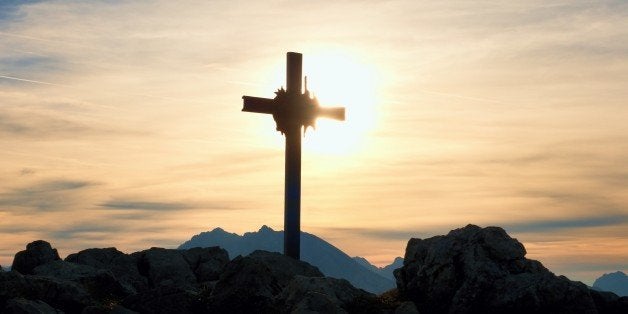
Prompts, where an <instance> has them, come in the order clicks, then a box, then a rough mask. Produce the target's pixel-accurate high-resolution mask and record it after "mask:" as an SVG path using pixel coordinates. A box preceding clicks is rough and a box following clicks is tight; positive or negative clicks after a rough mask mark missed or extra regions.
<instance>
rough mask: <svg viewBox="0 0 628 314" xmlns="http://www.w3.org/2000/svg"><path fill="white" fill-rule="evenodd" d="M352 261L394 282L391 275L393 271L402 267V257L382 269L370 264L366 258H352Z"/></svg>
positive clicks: (393, 277)
mask: <svg viewBox="0 0 628 314" xmlns="http://www.w3.org/2000/svg"><path fill="white" fill-rule="evenodd" d="M353 260H354V261H356V262H357V263H358V264H360V265H362V266H363V267H365V268H366V269H368V270H370V271H372V272H374V273H376V274H378V275H380V276H382V277H384V278H388V279H390V280H393V281H394V280H395V276H394V275H393V272H394V271H395V269H398V268H401V267H402V266H403V257H397V258H395V260H394V261H393V262H392V264H390V265H387V266H384V267H377V266H375V265H373V264H371V263H370V262H369V261H368V260H367V259H366V258H364V257H360V256H355V257H353Z"/></svg>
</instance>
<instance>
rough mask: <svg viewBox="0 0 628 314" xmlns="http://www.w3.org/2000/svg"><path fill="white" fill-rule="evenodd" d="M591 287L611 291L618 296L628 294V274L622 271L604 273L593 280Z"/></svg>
mask: <svg viewBox="0 0 628 314" xmlns="http://www.w3.org/2000/svg"><path fill="white" fill-rule="evenodd" d="M593 289H596V290H598V291H609V292H613V293H615V294H616V295H618V296H620V297H622V296H623V297H625V296H628V276H627V275H626V274H625V273H624V272H622V271H616V272H614V273H608V274H604V275H602V276H600V278H598V279H596V280H595V282H594V283H593Z"/></svg>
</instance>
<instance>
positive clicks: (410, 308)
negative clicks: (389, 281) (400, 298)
mask: <svg viewBox="0 0 628 314" xmlns="http://www.w3.org/2000/svg"><path fill="white" fill-rule="evenodd" d="M395 314H419V310H418V309H417V308H416V305H415V304H414V303H413V302H411V301H405V302H402V303H401V304H399V306H397V308H396V309H395Z"/></svg>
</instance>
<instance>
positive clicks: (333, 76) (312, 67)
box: [303, 51, 378, 154]
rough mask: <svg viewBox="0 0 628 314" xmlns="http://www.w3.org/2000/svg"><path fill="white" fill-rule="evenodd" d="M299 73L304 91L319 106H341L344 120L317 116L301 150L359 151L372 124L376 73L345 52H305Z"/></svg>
mask: <svg viewBox="0 0 628 314" xmlns="http://www.w3.org/2000/svg"><path fill="white" fill-rule="evenodd" d="M303 73H304V75H306V76H307V81H308V86H307V88H308V90H309V91H310V92H312V94H313V95H314V96H316V97H317V98H318V100H319V103H320V105H321V106H323V107H325V106H329V107H333V106H344V107H345V108H346V121H344V122H338V121H333V120H328V119H323V118H321V119H318V120H317V121H316V126H317V127H316V130H314V131H312V130H308V131H307V132H306V137H305V139H304V141H303V145H304V150H307V151H311V152H314V153H320V154H352V153H358V152H359V151H360V150H361V147H362V142H363V140H364V138H365V135H366V134H367V132H368V131H369V130H371V129H372V128H373V127H374V126H375V122H376V121H375V120H376V112H375V109H376V104H377V90H376V88H377V79H378V76H377V73H376V71H375V69H374V68H373V67H369V66H368V65H367V64H364V63H361V62H360V61H359V60H358V59H357V58H355V57H352V56H350V55H349V54H348V53H344V52H339V51H328V52H319V53H306V54H304V58H303Z"/></svg>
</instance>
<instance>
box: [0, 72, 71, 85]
mask: <svg viewBox="0 0 628 314" xmlns="http://www.w3.org/2000/svg"><path fill="white" fill-rule="evenodd" d="M0 78H4V79H9V80H14V81H20V82H28V83H35V84H43V85H52V86H60V87H72V86H69V85H61V84H55V83H48V82H42V81H35V80H27V79H23V78H19V77H14V76H6V75H0Z"/></svg>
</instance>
